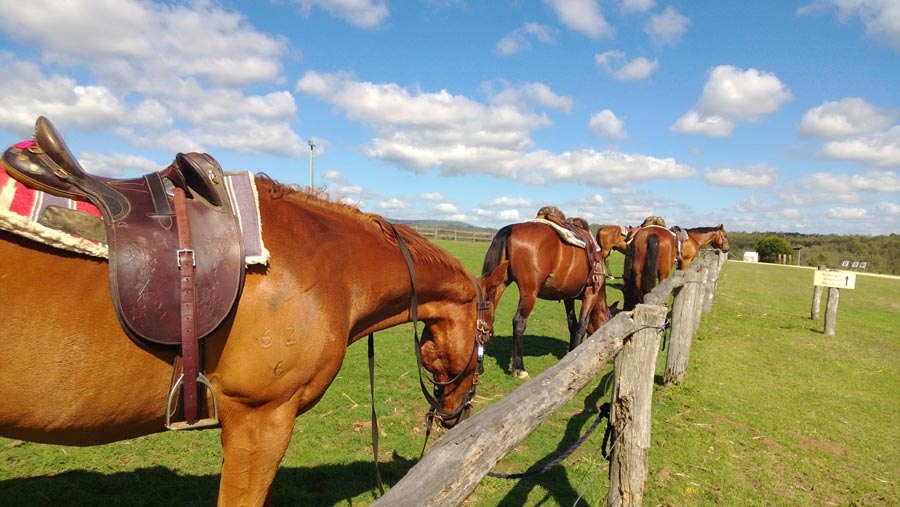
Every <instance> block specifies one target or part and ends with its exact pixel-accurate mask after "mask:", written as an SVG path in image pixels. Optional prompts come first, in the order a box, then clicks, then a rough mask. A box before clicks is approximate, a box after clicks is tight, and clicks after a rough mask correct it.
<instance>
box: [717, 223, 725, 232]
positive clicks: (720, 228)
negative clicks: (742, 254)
mask: <svg viewBox="0 0 900 507" xmlns="http://www.w3.org/2000/svg"><path fill="white" fill-rule="evenodd" d="M724 228H725V227H724V226H723V225H722V224H719V225H718V226H716V229H719V230H720V231H721V230H722V229H724Z"/></svg>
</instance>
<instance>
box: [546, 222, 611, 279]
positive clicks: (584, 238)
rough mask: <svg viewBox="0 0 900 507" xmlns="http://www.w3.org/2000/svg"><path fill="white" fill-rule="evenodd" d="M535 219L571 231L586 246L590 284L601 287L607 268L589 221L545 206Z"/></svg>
mask: <svg viewBox="0 0 900 507" xmlns="http://www.w3.org/2000/svg"><path fill="white" fill-rule="evenodd" d="M535 218H536V219H538V220H546V221H548V222H551V223H553V224H555V225H557V226H558V227H561V228H563V229H565V230H566V231H569V232H570V233H571V234H572V235H573V236H574V237H575V239H577V240H579V241H581V242H582V243H583V244H584V253H585V255H586V256H587V263H588V280H589V282H590V283H593V284H595V285H598V286H599V276H600V274H601V273H602V274H603V275H604V276H605V275H606V268H605V265H604V264H603V262H602V261H601V260H600V258H599V257H598V255H599V252H600V245H598V244H597V240H596V239H595V238H594V235H593V234H591V227H590V224H588V221H587V220H585V219H584V218H581V217H572V218H566V214H565V213H563V211H562V210H561V209H559V208H557V207H556V206H544V207H543V208H541V209H539V210H538V212H537V215H536V216H535Z"/></svg>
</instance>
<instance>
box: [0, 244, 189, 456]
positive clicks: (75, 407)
mask: <svg viewBox="0 0 900 507" xmlns="http://www.w3.org/2000/svg"><path fill="white" fill-rule="evenodd" d="M3 238H5V236H4V237H3ZM0 258H2V259H4V264H3V266H2V267H0V301H2V302H3V303H2V304H3V308H2V320H0V336H2V340H0V399H2V400H3V410H2V411H0V435H3V436H6V437H11V438H18V439H23V440H30V441H36V442H46V443H57V444H69V445H92V444H97V443H105V442H112V441H116V440H122V439H125V438H131V437H135V436H139V435H142V434H147V433H151V432H153V431H161V430H163V429H164V427H163V424H162V420H163V417H164V411H165V399H166V393H167V390H168V385H169V381H170V378H171V366H170V364H169V363H168V361H169V357H165V356H163V355H154V354H151V353H150V352H147V351H145V350H142V349H140V348H139V347H138V346H137V345H135V344H134V343H133V342H132V341H131V340H130V339H129V338H128V337H127V336H126V335H125V334H124V332H123V331H122V328H121V327H120V325H119V321H118V319H117V317H116V315H115V312H114V310H113V307H112V302H111V298H110V295H109V282H108V272H107V265H106V263H103V262H98V261H93V260H88V259H84V258H81V257H77V256H59V255H54V254H50V253H47V252H44V251H40V250H37V249H35V250H32V249H30V248H25V247H23V246H21V245H18V244H15V243H14V242H9V241H4V240H2V238H0Z"/></svg>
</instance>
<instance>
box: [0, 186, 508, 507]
mask: <svg viewBox="0 0 900 507" xmlns="http://www.w3.org/2000/svg"><path fill="white" fill-rule="evenodd" d="M256 184H257V187H258V189H259V206H260V214H261V219H262V225H263V239H264V241H265V243H266V246H267V248H268V249H269V251H270V252H271V257H270V261H269V264H268V266H267V267H265V268H261V269H253V268H252V267H251V268H248V274H247V276H246V281H245V285H244V289H243V293H242V296H241V298H240V301H239V303H238V305H237V307H236V309H235V310H234V311H233V312H232V314H231V315H230V316H229V317H228V319H227V320H226V321H225V322H224V324H223V325H222V326H220V328H218V329H217V330H216V331H215V332H214V333H213V334H212V335H210V336H209V337H207V338H206V339H205V342H204V348H205V362H204V364H205V371H206V376H207V377H208V379H209V381H210V383H211V385H212V389H213V392H214V394H215V397H216V399H217V401H218V414H219V421H220V423H221V428H222V434H221V440H222V447H223V455H224V460H223V465H222V473H221V480H220V486H219V499H218V504H219V505H226V506H231V505H262V504H263V503H264V502H265V501H266V499H267V495H268V493H269V490H270V486H271V484H272V480H273V478H274V477H275V473H276V470H277V468H278V464H279V462H280V461H281V459H282V457H283V455H284V453H285V450H286V448H287V446H288V443H289V441H290V438H291V433H292V430H293V428H294V419H295V418H296V417H297V416H298V415H299V414H302V413H304V412H306V411H307V410H309V409H310V408H311V407H312V406H313V405H315V404H316V402H318V401H319V400H320V399H321V398H322V396H323V394H324V393H325V390H326V389H327V388H328V386H329V385H330V384H331V382H332V381H333V380H334V378H335V376H336V375H337V373H338V371H339V370H340V368H341V364H342V361H343V359H344V355H345V352H346V349H347V346H348V345H349V344H351V343H353V342H355V341H357V340H359V339H360V338H361V337H364V336H366V335H368V334H369V333H372V332H374V331H378V330H382V329H385V328H388V327H391V326H395V325H397V324H401V323H404V322H409V321H410V320H411V313H412V310H411V306H410V302H411V299H412V298H413V295H414V290H415V297H416V298H417V299H418V318H419V319H420V320H421V323H422V325H423V326H424V327H423V328H422V329H421V332H422V336H421V347H420V349H421V361H422V365H423V366H424V368H425V369H427V370H428V371H430V372H431V374H432V375H433V376H434V379H433V380H434V381H435V382H436V385H437V387H435V398H436V399H437V400H439V402H438V405H439V407H438V408H439V409H440V411H442V412H444V413H446V414H449V415H450V417H447V418H446V419H445V420H444V421H442V422H443V423H444V425H445V426H452V425H454V424H455V423H456V422H457V421H458V420H460V419H462V418H464V417H465V416H466V415H468V412H469V410H470V404H471V400H472V396H473V395H474V390H475V383H476V377H477V373H476V370H477V359H476V354H475V352H474V350H475V343H476V339H477V338H478V336H479V331H480V330H481V331H482V332H483V331H484V324H485V322H486V323H491V322H493V310H492V309H491V308H490V307H488V308H487V309H486V310H485V309H484V308H483V305H479V300H481V299H482V298H481V297H480V294H481V293H483V294H484V295H485V297H486V299H487V300H490V299H491V298H493V296H494V292H495V291H496V287H497V285H499V284H500V282H501V281H502V279H503V276H505V274H506V265H505V264H503V265H500V266H498V268H497V272H496V273H495V274H494V276H492V277H488V278H486V279H482V280H478V279H476V278H475V277H473V276H472V275H471V274H470V273H469V272H468V271H467V270H466V269H465V267H464V266H463V265H462V264H461V263H460V262H459V261H458V260H457V259H455V258H454V257H453V256H452V255H450V254H449V253H447V252H446V251H444V250H442V249H440V248H438V247H436V246H435V245H433V244H432V243H430V242H428V241H427V240H425V239H423V238H422V237H421V236H419V235H417V234H416V233H415V232H414V231H413V230H412V229H410V228H408V227H405V226H402V225H398V226H396V231H397V232H396V233H395V232H394V231H395V230H394V229H392V228H391V226H390V224H389V223H388V222H387V221H385V220H384V219H383V218H381V217H379V216H376V215H371V214H367V213H363V212H360V211H358V210H357V209H355V208H351V207H348V206H344V205H342V204H337V203H334V202H330V201H327V200H324V199H319V198H317V197H315V196H313V195H312V194H310V193H307V192H301V191H299V190H296V189H294V188H291V187H288V186H285V185H282V184H279V183H277V182H275V181H273V180H271V179H269V178H268V177H266V176H257V178H256ZM395 234H398V235H399V236H400V237H401V238H402V240H403V241H404V242H405V244H406V245H408V249H409V251H410V257H411V260H412V264H413V266H414V270H413V271H414V273H415V284H414V287H415V289H413V284H411V280H410V270H409V269H408V265H407V262H406V261H405V260H404V256H403V255H402V254H401V250H400V249H398V240H397V236H396V235H395ZM0 259H3V263H2V266H0V293H2V295H0V300H2V301H3V308H2V319H0V337H2V339H0V399H2V400H3V410H0V435H2V436H5V437H9V438H15V439H21V440H29V441H34V442H44V443H52V444H65V445H94V444H103V443H107V442H112V441H116V440H123V439H129V438H133V437H137V436H140V435H146V434H150V433H156V432H161V431H163V430H164V423H165V413H166V409H165V407H166V403H167V395H168V393H169V387H170V380H171V377H172V362H173V359H174V356H175V352H174V351H169V350H155V349H143V348H140V347H138V346H136V345H135V344H134V343H133V342H132V341H131V340H130V339H129V338H128V336H127V335H126V334H125V333H124V332H123V330H122V328H121V326H120V324H119V321H118V319H117V317H116V313H115V311H114V310H113V304H112V301H111V296H110V291H109V286H108V282H107V281H106V280H107V279H108V276H107V264H106V263H105V262H103V261H99V260H96V259H89V258H87V257H83V256H81V255H78V254H71V253H65V252H61V251H58V250H54V249H51V248H49V247H45V246H43V245H39V244H38V243H35V242H32V241H30V240H26V239H23V238H20V237H19V236H14V235H12V234H10V233H8V232H3V231H0ZM477 306H482V309H481V310H482V311H483V312H484V314H483V320H484V322H477V317H476V315H477V313H478V311H477V308H476V307H477ZM426 394H428V393H426Z"/></svg>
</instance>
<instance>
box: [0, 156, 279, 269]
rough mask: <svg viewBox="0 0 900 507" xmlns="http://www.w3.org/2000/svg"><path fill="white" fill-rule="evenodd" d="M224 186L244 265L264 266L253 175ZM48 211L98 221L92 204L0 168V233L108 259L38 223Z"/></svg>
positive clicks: (232, 177)
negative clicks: (26, 182)
mask: <svg viewBox="0 0 900 507" xmlns="http://www.w3.org/2000/svg"><path fill="white" fill-rule="evenodd" d="M225 185H226V188H227V190H228V194H229V196H230V197H231V200H232V203H233V205H234V209H235V212H236V214H237V215H238V222H239V224H240V227H241V236H242V238H243V241H244V253H245V262H246V264H247V265H250V264H266V263H267V262H268V260H269V252H268V250H266V247H265V245H264V244H263V241H262V231H261V226H260V221H259V200H258V198H257V194H256V183H255V181H254V179H253V175H252V174H251V173H249V172H247V171H228V172H225ZM51 207H57V208H65V209H68V210H73V211H75V212H80V213H85V214H88V215H93V216H95V217H97V218H98V219H99V218H100V217H101V215H100V210H98V209H97V208H96V207H95V206H94V205H93V204H91V203H88V202H84V201H74V200H71V199H66V198H64V197H57V196H54V195H51V194H48V193H45V192H40V191H38V190H32V189H30V188H28V187H26V186H25V185H23V184H21V183H19V182H18V181H16V180H15V179H13V178H12V177H11V176H10V175H9V174H7V172H6V171H5V170H3V168H2V167H0V229H2V230H5V231H9V232H12V233H14V234H17V235H19V236H23V237H26V238H28V239H32V240H34V241H38V242H40V243H44V244H46V245H49V246H53V247H56V248H60V249H63V250H68V251H72V252H77V253H81V254H85V255H90V256H92V257H102V258H108V257H109V250H108V248H107V246H106V245H105V244H104V243H102V242H98V241H92V240H90V239H86V238H84V237H81V236H78V235H76V234H71V233H68V232H64V231H62V230H59V229H56V228H53V227H51V226H48V225H45V223H41V216H42V215H43V214H44V213H45V211H46V210H47V209H48V208H51Z"/></svg>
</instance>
